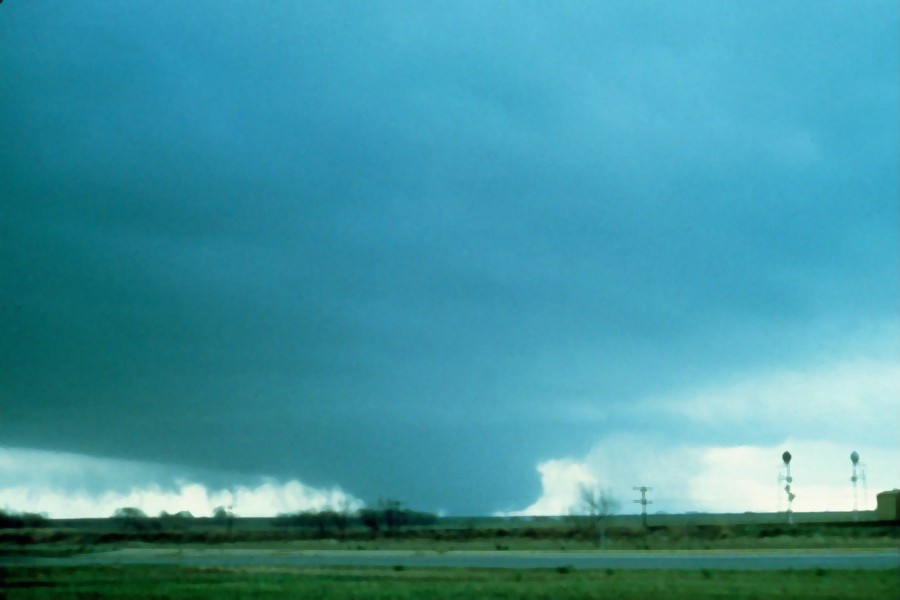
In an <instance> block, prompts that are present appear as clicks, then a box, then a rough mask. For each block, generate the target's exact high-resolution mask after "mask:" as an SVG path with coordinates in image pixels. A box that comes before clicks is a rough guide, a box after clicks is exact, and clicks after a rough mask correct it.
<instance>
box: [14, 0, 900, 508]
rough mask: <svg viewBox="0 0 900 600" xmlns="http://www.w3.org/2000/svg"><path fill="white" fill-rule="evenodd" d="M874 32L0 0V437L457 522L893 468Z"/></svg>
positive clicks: (893, 255)
mask: <svg viewBox="0 0 900 600" xmlns="http://www.w3.org/2000/svg"><path fill="white" fill-rule="evenodd" d="M898 55H900V51H898V8H897V5H896V3H894V2H874V1H873V2H853V3H851V2H815V3H810V2H783V1H777V2H775V1H773V2H754V3H741V2H719V1H712V0H710V1H706V2H662V1H659V2H588V3H558V2H517V3H500V2H496V3H495V2H471V3H469V2H446V3H445V2H369V3H360V2H321V3H319V2H261V1H260V2H249V1H248V2H228V1H218V2H202V1H198V2H91V1H78V2H62V1H59V2H28V1H25V0H8V1H7V2H4V3H3V4H2V6H0V99H2V110H0V289H2V291H3V293H2V296H0V331H2V335H0V449H3V448H5V449H6V452H7V454H6V455H4V456H7V457H9V458H8V461H7V464H13V463H15V462H16V461H18V462H19V463H21V462H22V461H23V460H26V459H25V458H22V457H31V458H30V459H29V460H33V461H36V462H40V460H43V459H40V458H39V457H41V456H44V457H46V456H51V455H50V454H43V452H56V453H66V454H65V456H74V457H82V458H83V460H85V461H98V460H99V461H103V460H109V461H111V462H109V465H111V466H109V469H110V471H109V473H107V475H105V476H103V477H100V476H97V477H94V476H93V475H92V476H88V475H85V479H84V480H82V481H67V482H64V483H59V482H58V481H56V480H55V477H56V476H55V475H53V474H52V473H51V471H47V473H48V474H47V475H46V478H45V479H46V480H42V479H41V476H40V472H41V471H40V469H37V470H36V471H35V472H37V473H38V475H34V474H32V476H30V478H29V479H28V480H27V481H25V480H24V479H23V480H22V482H21V485H20V486H19V487H20V488H22V489H25V488H28V489H32V490H39V489H49V487H52V486H53V485H56V486H57V487H58V488H59V490H61V492H60V493H61V494H63V495H65V494H66V493H72V494H74V493H75V492H76V491H78V492H79V493H100V492H101V491H104V490H106V489H107V488H108V487H110V486H112V487H115V486H116V485H118V486H119V487H122V486H125V487H128V486H140V485H150V484H153V485H159V486H162V488H166V486H172V485H175V484H173V483H172V482H173V481H176V480H179V481H183V480H190V481H196V482H199V483H201V484H203V485H205V486H209V488H210V489H220V488H223V489H224V488H226V487H229V486H234V485H248V486H252V485H256V483H255V482H258V481H260V480H261V479H260V478H263V477H268V478H272V480H273V481H278V482H285V481H290V480H294V479H296V480H299V481H302V482H303V483H304V484H305V485H308V486H312V487H314V488H323V489H326V488H327V489H331V488H333V487H335V486H337V487H339V488H340V489H342V490H345V491H346V492H347V493H349V494H352V495H353V496H354V497H357V498H361V499H362V500H367V501H373V500H375V499H377V498H378V497H379V496H392V497H398V498H401V499H403V500H404V501H406V502H408V503H409V504H411V505H413V506H416V507H420V508H423V509H429V510H444V511H448V512H450V513H454V514H474V513H489V512H494V511H515V510H522V509H523V508H525V507H526V506H529V505H531V504H532V503H533V502H535V499H536V498H539V497H542V494H543V497H548V494H549V496H552V495H553V491H552V490H549V491H548V486H552V485H554V484H553V482H552V481H549V480H548V475H547V473H548V471H547V467H546V465H557V466H558V465H562V464H567V465H570V466H572V465H575V466H573V467H572V468H576V466H577V469H581V468H584V469H586V471H585V472H584V473H581V471H578V473H581V475H578V473H575V472H574V471H573V472H572V473H575V474H574V475H572V473H570V475H572V477H575V478H576V479H578V478H579V477H581V479H584V480H585V481H591V480H592V479H591V478H594V479H596V480H597V481H598V482H599V483H600V484H602V485H605V486H610V487H613V488H616V489H618V487H617V486H622V489H625V490H630V487H631V485H632V484H639V483H641V482H639V481H637V482H632V481H630V480H626V479H625V478H626V477H628V476H629V475H623V474H622V473H627V471H621V472H620V471H615V472H612V471H609V472H606V471H603V469H602V468H601V467H600V465H601V464H604V463H608V464H611V463H615V464H617V465H618V464H632V463H639V462H642V461H643V465H642V466H641V465H635V466H634V467H633V468H634V469H648V468H650V467H649V466H648V464H647V461H648V460H649V459H648V458H647V456H646V455H643V456H642V454H641V453H642V452H643V451H645V450H647V449H648V448H654V449H656V450H655V451H656V452H657V453H659V455H666V454H668V455H672V453H676V451H680V452H686V453H687V454H685V456H688V455H690V456H695V455H694V454H691V453H692V452H694V453H696V452H700V453H703V452H707V453H708V452H714V450H715V449H719V450H721V452H726V455H727V449H734V448H756V449H760V448H772V453H773V462H772V464H771V465H767V466H766V468H769V467H771V470H772V472H773V474H772V480H773V482H774V478H775V475H774V469H775V468H776V467H777V462H778V461H777V457H778V456H780V451H777V452H776V450H778V449H779V448H780V447H781V446H782V445H784V444H785V443H790V442H792V441H795V442H797V443H800V444H803V443H807V442H808V443H810V444H815V443H827V444H832V445H834V447H835V448H840V449H841V450H840V452H841V456H843V454H846V453H849V451H850V450H851V449H852V448H854V447H857V446H860V451H861V454H863V456H864V458H866V457H868V458H869V459H870V460H874V461H877V460H879V458H878V457H881V458H880V460H882V461H884V463H885V464H891V460H892V457H894V456H895V455H894V454H888V453H894V452H896V449H897V446H898V433H897V431H898V428H897V425H898V417H897V411H898V409H897V406H898V404H900V398H898V394H900V391H898V390H900V388H898V384H896V383H891V382H893V381H894V380H895V379H898V377H897V375H898V374H900V369H898V359H900V350H898V332H900V327H898V308H900V302H898V292H900V285H898V272H900V266H898V251H900V235H898V231H900V220H898V204H900V203H898V194H900V191H898V162H900V161H898V146H900V141H898V108H897V107H898V72H900V66H898ZM841 374H843V375H841ZM785 378H787V379H788V380H789V381H790V382H793V383H788V384H785ZM823 381H826V382H828V384H827V385H824V384H823ZM791 385H794V387H791ZM747 390H751V391H749V392H748V391H747ZM785 390H795V391H796V392H797V394H796V395H791V394H787V393H786V392H785ZM767 403H768V404H767ZM759 406H769V409H768V411H767V410H763V409H758V408H759ZM776 406H778V407H780V408H775V407H776ZM823 415H824V416H823ZM617 440H618V441H617ZM866 444H868V446H866ZM844 449H845V450H846V452H844ZM601 451H602V452H601ZM598 452H601V453H602V454H603V458H596V457H597V453H598ZM704 456H708V455H704ZM716 456H719V455H716ZM728 456H730V455H728ZM35 457H38V458H35ZM591 457H595V458H593V459H592V458H591ZM797 459H798V460H801V456H798V457H797ZM73 460H74V459H73ZM710 460H712V459H710ZM723 460H724V459H723ZM842 460H843V459H842ZM115 461H119V462H115ZM121 461H125V462H121ZM560 461H562V462H560ZM592 461H593V462H592ZM726 462H727V461H726ZM847 462H849V461H847ZM126 463H127V464H129V465H135V464H149V465H155V466H154V468H153V469H148V470H147V471H145V472H146V473H148V477H150V475H149V474H150V473H153V474H154V475H153V477H156V476H157V475H158V478H157V479H155V480H153V481H142V480H141V479H140V477H138V476H137V475H135V473H138V472H140V469H137V470H135V469H132V468H131V467H129V469H130V470H129V473H131V475H129V477H130V478H127V479H121V478H117V476H116V475H115V474H114V472H115V468H118V467H116V466H115V465H119V466H121V465H122V464H126ZM2 464H3V461H0V467H2ZM91 464H94V463H91ZM97 464H99V463H97ZM735 464H736V463H735ZM538 465H543V467H542V468H543V470H542V471H541V473H542V474H543V476H544V481H543V488H542V487H541V486H542V481H541V476H540V475H539V473H538V472H536V470H535V469H536V467H537V466H538ZM592 465H593V466H592ZM157 467H158V468H157ZM10 468H12V467H10ZM17 468H18V469H19V470H18V471H16V472H18V473H20V475H21V471H22V469H21V464H19V466H18V467H17ZM622 468H623V469H624V468H625V467H622ZM628 468H632V467H628ZM692 468H693V467H689V466H687V465H685V466H684V469H685V471H684V472H683V473H679V474H678V477H679V479H680V480H687V479H689V477H690V476H691V473H693V472H694V471H691V470H690V469H692ZM723 468H725V467H723ZM577 469H576V471H577ZM835 469H837V471H835V473H839V476H840V477H841V478H844V474H843V470H846V469H845V465H843V464H841V465H838V466H836V467H835ZM32 470H34V469H32ZM551 470H552V469H551ZM88 471H90V472H91V473H94V474H95V475H96V473H95V471H92V470H90V469H88ZM671 471H672V469H671V468H667V471H666V472H667V473H670V472H671ZM86 472H87V471H86ZM567 472H568V471H567ZM588 472H589V473H588ZM731 472H733V473H735V474H734V477H736V478H740V477H741V475H740V472H738V471H737V467H736V466H735V467H734V469H732V471H731ZM585 473H588V474H585ZM640 474H641V476H643V477H649V478H653V477H658V478H663V474H662V473H655V472H653V471H652V470H651V471H646V473H644V472H641V473H640ZM873 476H874V473H873ZM881 476H882V477H883V478H884V485H897V484H898V483H900V474H898V473H897V472H896V468H894V469H893V472H891V473H890V476H886V475H885V474H884V473H882V474H881ZM560 477H563V479H565V477H568V476H563V475H560ZM837 477H838V475H834V476H833V477H832V479H834V480H835V481H837V483H835V486H844V479H846V478H844V479H837ZM612 479H615V480H612ZM570 480H571V477H570V478H569V479H567V480H566V481H569V482H570V483H571V481H570ZM579 481H580V480H579ZM828 481H831V479H829V480H828ZM117 482H118V483H117ZM648 483H651V484H652V482H648ZM560 485H562V486H563V487H565V485H564V484H560ZM823 485H825V484H824V483H823ZM829 485H830V484H829ZM42 486H43V487H42ZM48 486H49V487H48ZM60 486H61V487H60ZM673 486H675V484H673ZM773 487H774V483H773ZM670 488H671V489H672V490H674V491H671V492H670V493H669V495H668V496H666V492H665V491H664V490H660V491H659V492H658V493H660V494H661V495H662V498H661V500H660V505H661V506H660V508H667V507H668V508H669V509H672V510H676V509H680V510H690V509H691V506H694V505H696V504H697V503H698V502H699V503H700V504H701V505H702V502H701V501H700V500H698V499H697V498H696V497H694V496H693V494H694V492H688V491H685V490H681V491H678V490H676V488H677V486H675V487H672V486H670ZM54 489H56V488H54ZM678 489H680V488H678ZM841 489H843V488H841ZM0 492H2V490H0ZM35 493H36V492H35ZM560 493H562V492H560ZM563 495H565V494H563ZM0 496H2V494H0ZM20 497H23V496H17V497H16V498H20ZM773 497H774V493H773ZM667 498H668V500H667ZM565 501H566V500H564V499H563V500H560V501H559V502H563V503H564V502H565ZM11 502H12V501H11V500H9V501H7V504H10V503H11ZM3 504H4V502H3V498H2V497H0V506H2V505H3ZM703 506H707V505H703ZM710 506H712V505H710ZM716 506H718V505H716ZM16 508H20V509H28V508H29V507H27V506H17V507H16ZM713 508H715V506H713ZM773 508H774V507H773Z"/></svg>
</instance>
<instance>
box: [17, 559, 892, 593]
mask: <svg viewBox="0 0 900 600" xmlns="http://www.w3.org/2000/svg"><path fill="white" fill-rule="evenodd" d="M0 590H2V591H0V593H2V594H3V595H4V597H6V598H10V599H18V598H22V599H26V598H86V597H89V598H122V597H130V598H194V599H201V598H281V597H291V598H331V599H335V600H341V599H345V598H346V599H350V598H381V599H413V598H496V599H504V598H510V599H516V598H521V599H530V598H534V599H537V598H561V599H565V598H623V599H632V598H633V599H638V598H641V599H646V598H669V599H676V600H677V599H679V598H685V599H687V598H692V599H693V598H697V599H703V598H726V597H727V598H774V597H778V598H797V599H807V598H835V599H838V598H840V599H844V598H859V599H868V598H872V599H875V598H897V597H900V577H898V574H897V572H896V571H895V570H892V571H839V570H834V571H830V570H821V569H819V570H810V571H776V572H767V573H765V574H764V575H761V574H760V573H759V572H746V571H703V570H701V571H624V570H622V571H617V570H591V571H588V570H585V571H578V570H574V569H567V568H560V569H553V570H529V571H514V570H483V569H381V568H355V567H352V568H351V567H348V568H272V567H265V568H262V567H260V568H186V567H166V566H116V567H113V566H100V567H53V568H35V567H28V568H16V569H4V570H0Z"/></svg>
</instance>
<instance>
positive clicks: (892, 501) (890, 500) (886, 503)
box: [875, 489, 900, 521]
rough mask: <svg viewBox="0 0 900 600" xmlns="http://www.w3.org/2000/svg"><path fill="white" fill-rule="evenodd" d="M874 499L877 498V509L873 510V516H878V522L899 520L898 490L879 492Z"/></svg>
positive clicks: (899, 500) (899, 499)
mask: <svg viewBox="0 0 900 600" xmlns="http://www.w3.org/2000/svg"><path fill="white" fill-rule="evenodd" d="M876 498H878V507H877V508H876V509H875V514H877V515H878V520H879V521H898V520H900V490H898V489H893V490H891V491H889V492H881V493H880V494H878V496H876Z"/></svg>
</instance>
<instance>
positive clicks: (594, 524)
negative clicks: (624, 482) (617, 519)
mask: <svg viewBox="0 0 900 600" xmlns="http://www.w3.org/2000/svg"><path fill="white" fill-rule="evenodd" d="M579 495H580V500H581V504H580V505H579V509H580V510H579V513H580V514H581V515H583V517H584V519H586V521H587V523H586V525H587V531H588V532H589V534H590V535H591V536H592V537H593V538H594V539H595V540H596V542H597V547H598V548H600V549H601V550H603V549H605V548H606V518H607V517H608V516H610V515H612V514H615V512H616V511H617V510H619V507H620V506H621V503H620V502H619V501H618V500H616V498H615V497H614V496H613V495H612V491H610V490H602V489H600V488H599V487H596V486H587V485H582V486H581V492H580V494H579Z"/></svg>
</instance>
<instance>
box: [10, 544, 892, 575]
mask: <svg viewBox="0 0 900 600" xmlns="http://www.w3.org/2000/svg"><path fill="white" fill-rule="evenodd" d="M124 564H154V565H183V566H297V567H305V566H357V567H395V566H400V565H402V566H403V567H451V568H460V567H476V568H502V569H552V568H556V567H561V566H571V567H574V568H576V569H734V570H766V571H772V570H779V569H816V568H824V569H900V552H898V551H890V550H888V551H834V552H792V551H789V550H782V551H769V552H753V551H751V552H748V551H711V552H603V553H600V552H596V553H587V552H586V553H575V552H534V553H530V552H448V553H445V554H434V553H414V552H364V551H357V552H353V551H335V552H309V551H307V552H299V551H298V552H286V551H266V550H246V551H242V550H223V551H218V550H185V551H177V550H155V549H154V550H150V549H148V550H120V551H114V552H101V553H96V554H82V555H76V556H71V557H65V558H47V557H0V566H26V565H29V566H51V565H58V566H66V565H71V566H75V565H124Z"/></svg>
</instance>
